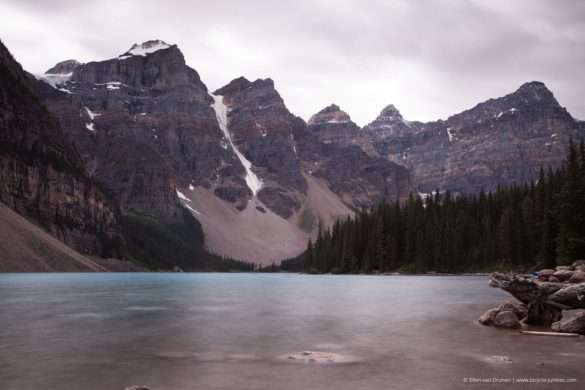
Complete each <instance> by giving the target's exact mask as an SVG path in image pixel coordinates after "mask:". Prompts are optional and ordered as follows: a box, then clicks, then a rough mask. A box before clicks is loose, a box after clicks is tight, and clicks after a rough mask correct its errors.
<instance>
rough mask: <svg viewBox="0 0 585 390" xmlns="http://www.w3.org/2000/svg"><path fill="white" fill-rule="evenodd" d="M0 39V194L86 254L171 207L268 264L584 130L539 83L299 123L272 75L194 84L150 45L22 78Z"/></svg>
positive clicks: (523, 171)
mask: <svg viewBox="0 0 585 390" xmlns="http://www.w3.org/2000/svg"><path fill="white" fill-rule="evenodd" d="M0 49H1V50H0V57H1V58H0V59H1V62H0V63H1V64H2V80H1V81H2V84H1V86H2V99H3V100H2V101H1V103H2V104H1V105H0V115H1V117H0V119H2V121H1V122H0V125H1V126H2V129H1V140H2V149H1V150H0V152H1V154H0V163H1V165H0V175H1V177H0V178H1V179H2V183H3V184H2V188H0V200H1V201H2V203H4V204H6V205H7V206H8V207H9V208H11V209H13V210H15V211H17V212H18V213H20V214H22V215H24V216H25V217H27V218H29V220H31V221H33V222H35V223H38V224H40V225H41V226H43V227H44V228H45V229H46V230H48V231H49V232H50V233H51V234H52V235H53V236H54V237H56V238H58V239H59V240H61V241H63V242H65V243H66V244H68V245H70V246H71V247H73V248H74V249H76V250H78V251H82V252H88V253H96V252H99V251H102V252H103V251H104V248H110V247H112V248H117V246H116V245H114V244H115V243H119V242H122V243H123V242H124V241H125V233H124V229H123V223H121V222H120V221H123V220H124V218H125V216H127V215H140V216H144V217H147V218H151V219H152V220H154V221H157V222H158V223H163V224H167V225H173V224H174V225H173V226H178V225H177V224H180V223H182V221H183V220H184V210H185V208H186V209H187V210H189V212H190V213H191V214H192V215H193V216H194V217H195V218H196V219H197V221H198V222H199V223H200V224H201V226H202V229H203V233H204V235H205V247H206V249H207V251H209V252H212V253H217V254H220V255H222V256H228V257H231V258H236V259H241V260H247V261H252V262H260V263H262V264H270V263H272V262H278V261H280V260H281V259H283V258H287V257H293V256H296V255H298V254H299V253H300V252H302V250H303V249H304V248H305V247H306V243H307V240H308V239H309V238H314V237H315V235H316V233H317V230H318V228H319V226H321V225H324V226H331V225H332V224H333V223H334V221H335V220H336V219H338V218H340V217H344V216H347V215H349V216H351V215H353V214H354V213H355V212H356V211H357V210H359V209H360V208H362V207H371V206H375V205H377V204H379V203H380V202H383V201H387V202H392V201H404V200H405V199H407V198H408V196H409V194H411V193H415V194H416V193H430V192H432V191H435V190H438V191H446V190H449V191H452V192H455V193H477V192H479V191H480V190H481V189H484V190H486V191H490V190H493V189H495V188H497V186H500V185H507V184H512V183H522V182H526V181H529V180H533V179H535V178H536V176H537V174H538V171H539V169H540V167H541V166H544V167H547V166H551V167H553V168H554V167H558V166H559V164H561V162H562V159H563V157H564V153H565V147H566V144H567V143H568V140H569V138H570V137H572V138H574V139H578V138H581V137H582V136H583V134H584V132H585V125H584V123H583V122H580V121H577V120H575V119H573V118H572V116H571V115H570V114H569V113H568V112H567V110H566V109H564V108H562V107H561V106H560V105H559V104H558V102H557V101H556V99H555V98H554V96H553V94H552V93H551V92H550V91H549V90H548V89H547V88H546V87H545V85H544V84H542V83H539V82H530V83H527V84H524V85H522V86H521V87H520V88H519V89H518V90H517V91H516V92H514V93H511V94H510V95H507V96H505V97H502V98H498V99H491V100H489V101H487V102H484V103H480V104H478V105H477V106H475V107H474V108H472V109H470V110H467V111H464V112H463V113H460V114H456V115H453V116H451V117H450V118H448V119H446V120H444V121H441V120H440V121H436V122H428V123H422V122H414V121H406V120H404V119H403V118H402V116H401V114H400V113H399V111H398V110H397V109H396V108H395V107H394V106H393V105H389V106H387V107H386V108H384V109H383V110H382V112H381V113H380V115H379V116H378V117H377V118H376V119H375V120H373V121H372V122H371V123H370V124H368V125H367V126H365V127H363V128H360V127H359V126H357V125H356V124H355V123H353V122H352V121H351V119H350V116H349V115H348V114H347V113H345V112H343V111H342V110H341V109H340V108H339V107H338V106H336V105H335V104H332V105H330V106H329V107H327V108H325V109H323V110H321V111H320V112H318V113H317V114H315V115H314V116H313V117H311V119H310V120H309V121H308V122H305V121H304V120H303V119H301V118H299V117H297V116H295V115H294V114H292V113H291V112H290V111H289V110H288V109H287V107H286V105H285V102H284V101H283V99H282V97H281V96H280V95H279V93H278V91H277V90H276V88H275V85H274V82H273V81H272V80H271V79H259V80H255V81H249V80H247V79H245V78H244V77H239V78H236V79H234V80H232V81H231V82H229V83H228V84H227V85H225V86H224V87H222V88H220V89H218V90H216V91H209V90H208V89H207V86H206V85H205V84H204V82H203V81H202V80H201V78H200V76H199V74H198V73H197V71H196V70H195V69H193V68H191V67H189V66H188V65H187V64H186V63H185V59H184V57H183V54H182V53H181V51H180V50H179V48H178V47H177V46H176V45H169V44H167V43H165V42H163V41H160V40H153V41H147V42H144V43H142V44H135V45H133V46H132V47H131V48H130V49H129V50H128V51H127V52H125V53H122V54H121V55H120V56H118V57H116V58H112V59H108V60H102V61H95V62H89V63H85V64H83V63H80V62H78V61H75V60H67V61H64V62H61V63H59V64H57V65H56V66H54V67H53V68H51V69H49V70H48V71H47V72H46V73H45V74H41V75H34V76H33V75H31V74H28V73H26V72H24V71H23V70H22V68H21V67H20V65H18V63H16V61H14V59H13V58H12V56H11V55H10V53H9V52H8V50H7V49H6V48H5V47H4V46H1V47H0ZM112 243H114V244H112ZM106 252H110V253H108V254H109V255H120V254H119V253H118V254H116V250H113V251H112V250H109V251H106ZM121 257H123V255H122V256H121ZM187 268H189V266H188V265H187ZM195 268H196V267H193V269H195Z"/></svg>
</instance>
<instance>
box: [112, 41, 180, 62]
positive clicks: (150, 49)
mask: <svg viewBox="0 0 585 390" xmlns="http://www.w3.org/2000/svg"><path fill="white" fill-rule="evenodd" d="M169 47H171V45H169V44H168V43H166V42H165V41H161V40H160V39H155V40H152V41H146V42H144V43H141V44H137V43H135V44H134V45H132V47H131V48H130V50H128V51H127V52H126V53H124V54H122V55H121V56H119V57H118V59H121V60H124V59H126V58H130V57H132V56H142V57H145V56H146V55H147V54H150V53H154V52H155V51H158V50H162V49H168V48H169Z"/></svg>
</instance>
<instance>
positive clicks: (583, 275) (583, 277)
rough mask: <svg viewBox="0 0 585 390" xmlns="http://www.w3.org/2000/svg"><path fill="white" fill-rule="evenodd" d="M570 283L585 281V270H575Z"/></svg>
mask: <svg viewBox="0 0 585 390" xmlns="http://www.w3.org/2000/svg"><path fill="white" fill-rule="evenodd" d="M569 283H575V284H576V283H585V272H583V271H575V272H573V275H571V277H570V278H569Z"/></svg>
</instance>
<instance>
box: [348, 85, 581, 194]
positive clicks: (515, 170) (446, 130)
mask: <svg viewBox="0 0 585 390" xmlns="http://www.w3.org/2000/svg"><path fill="white" fill-rule="evenodd" d="M583 135H584V132H583V127H582V126H580V124H579V122H577V121H575V120H574V119H573V118H572V117H571V115H570V114H569V113H568V112H567V110H566V109H565V108H563V107H561V106H560V105H559V103H558V102H557V100H556V99H555V98H554V96H553V94H552V93H551V92H550V91H549V90H548V89H547V88H546V86H545V85H544V84H543V83H540V82H531V83H526V84H524V85H522V86H521V87H520V88H519V89H518V90H517V91H515V92H514V93H511V94H509V95H506V96H504V97H502V98H498V99H490V100H488V101H486V102H483V103H480V104H478V105H477V106H475V107H474V108H472V109H470V110H467V111H464V112H462V113H460V114H456V115H453V116H451V117H449V118H448V119H447V120H445V121H441V120H440V121H437V122H429V123H421V122H407V121H405V120H404V119H403V118H402V116H401V115H400V113H399V112H398V110H396V109H395V108H394V106H389V107H387V108H385V109H384V110H383V111H382V113H381V114H380V116H378V118H377V119H376V120H375V121H373V122H372V123H370V124H369V125H367V126H365V127H364V128H363V129H362V135H361V136H362V139H361V141H360V143H361V144H362V146H363V147H364V150H366V151H367V152H368V153H370V154H372V155H375V156H383V157H385V158H387V159H388V160H390V161H396V162H400V163H402V164H404V165H405V166H407V167H408V168H409V169H410V172H411V174H412V178H413V182H414V184H415V185H416V187H417V188H418V190H419V191H420V192H426V193H430V192H431V191H433V190H436V189H439V190H447V189H449V190H451V191H454V192H467V193H478V192H479V191H480V189H484V190H486V191H494V190H495V189H496V188H497V187H498V186H502V185H510V184H521V183H524V182H527V181H530V180H534V179H536V178H537V175H538V172H539V169H540V167H541V166H543V167H545V168H546V167H548V166H551V167H553V168H556V167H558V166H559V165H560V164H561V161H562V159H563V157H564V153H565V148H566V146H567V144H568V141H569V138H570V137H573V138H574V139H579V138H581V137H583Z"/></svg>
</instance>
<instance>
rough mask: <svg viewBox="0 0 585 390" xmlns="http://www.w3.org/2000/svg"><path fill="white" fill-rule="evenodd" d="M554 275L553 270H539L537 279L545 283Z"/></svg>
mask: <svg viewBox="0 0 585 390" xmlns="http://www.w3.org/2000/svg"><path fill="white" fill-rule="evenodd" d="M554 273H555V270H554V269H549V268H546V269H542V270H540V272H538V278H539V279H541V280H544V281H546V280H548V278H549V277H551V276H552V274H554Z"/></svg>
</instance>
